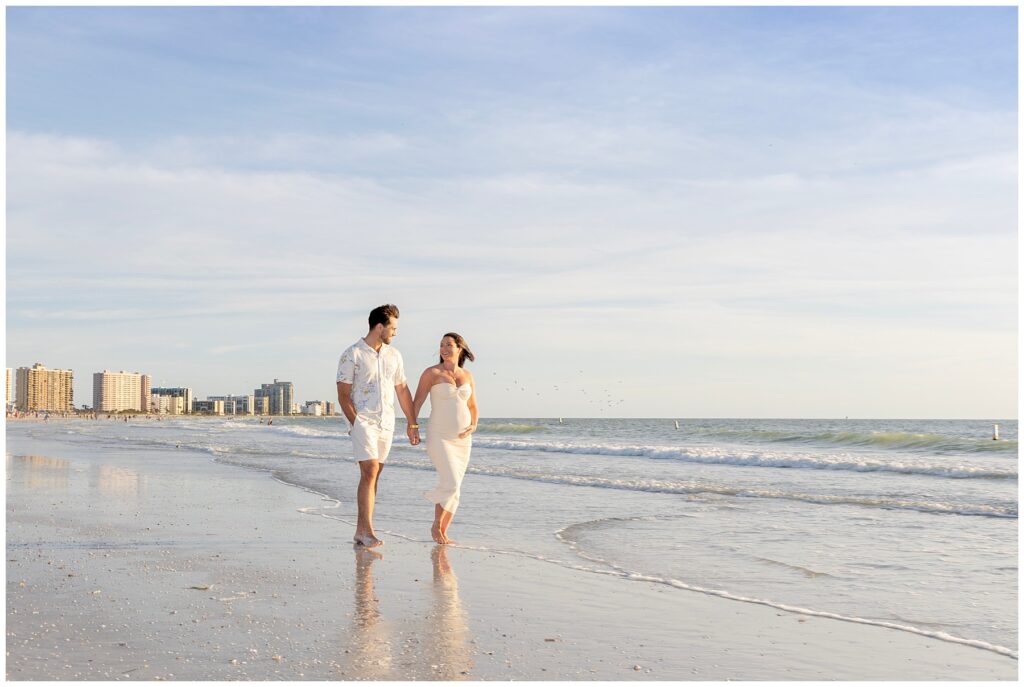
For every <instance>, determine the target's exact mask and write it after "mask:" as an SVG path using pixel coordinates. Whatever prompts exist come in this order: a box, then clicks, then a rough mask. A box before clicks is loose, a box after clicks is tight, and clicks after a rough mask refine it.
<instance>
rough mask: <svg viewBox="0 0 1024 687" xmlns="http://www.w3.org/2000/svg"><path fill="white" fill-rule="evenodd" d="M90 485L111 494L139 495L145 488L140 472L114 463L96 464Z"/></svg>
mask: <svg viewBox="0 0 1024 687" xmlns="http://www.w3.org/2000/svg"><path fill="white" fill-rule="evenodd" d="M90 485H91V486H92V487H93V488H97V487H98V488H99V490H100V492H102V493H104V494H108V495H110V496H138V495H139V494H140V493H141V492H142V490H143V482H142V480H141V479H140V478H139V473H137V472H135V471H134V470H129V469H127V468H122V467H117V466H114V465H94V466H93V468H92V474H91V475H90Z"/></svg>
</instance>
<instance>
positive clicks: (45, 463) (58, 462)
mask: <svg viewBox="0 0 1024 687" xmlns="http://www.w3.org/2000/svg"><path fill="white" fill-rule="evenodd" d="M14 468H20V469H21V473H22V476H23V478H24V481H25V486H26V487H28V488H29V489H67V488H68V475H69V474H70V472H71V463H70V462H68V461H66V460H62V459H60V458H47V457H46V456H10V455H8V456H7V475H8V476H11V475H12V474H15V470H14Z"/></svg>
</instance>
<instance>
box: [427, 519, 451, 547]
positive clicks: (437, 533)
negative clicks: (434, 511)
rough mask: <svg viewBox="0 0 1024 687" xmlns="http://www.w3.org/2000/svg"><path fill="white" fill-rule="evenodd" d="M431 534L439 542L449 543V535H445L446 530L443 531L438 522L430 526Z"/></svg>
mask: <svg viewBox="0 0 1024 687" xmlns="http://www.w3.org/2000/svg"><path fill="white" fill-rule="evenodd" d="M430 536H431V537H432V538H433V540H434V541H436V542H437V543H438V544H447V543H448V537H446V536H444V532H442V531H441V526H440V525H438V524H437V523H436V522H435V523H434V524H433V525H431V526H430Z"/></svg>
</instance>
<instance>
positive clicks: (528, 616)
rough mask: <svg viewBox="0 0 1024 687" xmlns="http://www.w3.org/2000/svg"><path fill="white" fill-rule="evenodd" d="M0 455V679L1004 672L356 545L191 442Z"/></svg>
mask: <svg viewBox="0 0 1024 687" xmlns="http://www.w3.org/2000/svg"><path fill="white" fill-rule="evenodd" d="M7 454H8V457H7V671H6V674H7V679H9V680H80V679H89V680H96V679H110V680H117V679H129V680H229V679H230V680H238V679H242V680H362V679H381V680H513V679H515V680H523V679H526V680H728V679H747V680H772V679H775V680H807V679H820V680H834V679H841V680H924V679H942V680H1012V679H1016V677H1017V661H1016V660H1014V659H1012V658H1007V657H1005V656H1000V655H997V654H994V653H992V652H988V651H984V650H981V649H976V648H972V647H967V646H962V645H957V644H951V643H947V642H942V641H939V640H935V639H931V638H927V637H922V636H917V635H912V634H908V633H904V632H898V631H893V630H889V629H886V628H879V627H872V626H866V625H856V624H852V623H845V622H841V621H835V620H829V619H823V618H812V617H806V616H800V615H797V614H792V613H785V612H781V611H778V610H776V609H772V608H768V607H764V606H757V605H753V604H745V603H738V602H733V601H728V600H725V599H720V598H715V597H710V596H706V595H702V594H699V593H693V592H686V591H681V590H675V589H671V588H667V587H665V586H663V585H658V584H654V583H650V582H642V581H632V582H626V581H623V580H621V579H617V578H613V577H609V576H603V575H600V574H595V573H592V572H585V571H582V570H581V571H576V570H572V569H567V568H565V567H562V566H558V565H552V564H549V563H545V562H543V561H539V560H535V559H532V558H526V557H520V556H516V555H510V554H508V553H495V552H485V551H477V550H470V549H462V548H459V547H438V546H435V545H434V544H433V542H429V541H410V540H407V539H402V538H399V537H395V536H390V537H387V536H385V538H386V540H387V543H386V545H385V546H384V547H383V548H381V549H377V550H374V551H367V550H364V549H361V548H356V547H353V545H352V544H351V540H350V538H351V532H352V527H351V525H350V524H349V522H350V519H349V518H347V517H345V516H343V515H339V513H343V512H347V511H351V510H354V508H353V507H352V505H351V504H341V507H340V508H339V507H338V504H336V503H335V502H329V501H325V500H324V499H322V498H321V497H319V496H318V495H316V494H312V493H309V492H306V491H303V490H301V489H297V488H295V487H292V486H288V485H285V484H282V483H280V482H277V481H275V480H274V479H272V478H271V476H270V475H268V474H267V473H263V472H258V471H253V470H246V469H242V468H237V467H231V466H225V465H220V464H217V463H214V462H212V461H211V460H210V457H209V456H207V455H205V454H200V453H189V452H185V451H150V452H140V451H137V450H133V451H131V452H129V451H122V450H119V449H110V448H107V449H102V450H100V449H96V450H91V449H90V450H85V449H77V448H75V447H72V446H70V445H65V444H61V443H58V442H42V441H39V440H28V439H25V438H17V439H16V440H13V441H12V438H11V437H8V446H7ZM338 469H339V470H346V469H351V465H349V464H347V463H341V462H339V466H338ZM355 476H356V475H355V473H353V488H354V485H355ZM346 520H348V521H349V522H347V521H346Z"/></svg>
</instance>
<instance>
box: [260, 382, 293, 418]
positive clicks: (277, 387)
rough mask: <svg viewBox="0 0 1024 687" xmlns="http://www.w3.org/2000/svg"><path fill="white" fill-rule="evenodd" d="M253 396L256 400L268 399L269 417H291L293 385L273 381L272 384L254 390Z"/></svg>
mask: <svg viewBox="0 0 1024 687" xmlns="http://www.w3.org/2000/svg"><path fill="white" fill-rule="evenodd" d="M253 395H254V396H255V397H256V398H266V399H268V402H269V404H270V414H271V415H291V413H292V403H293V401H292V398H293V397H294V396H295V385H293V384H292V383H291V382H279V381H277V380H276V379H275V380H274V383H273V384H264V385H262V386H261V387H260V388H259V389H256V390H255V391H254V392H253Z"/></svg>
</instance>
